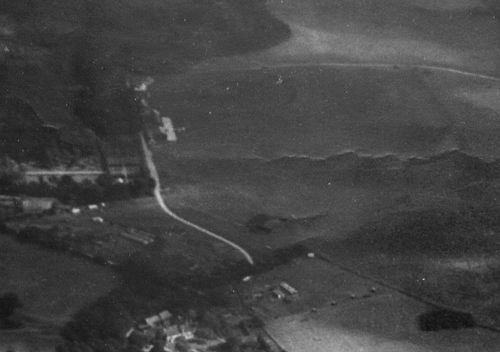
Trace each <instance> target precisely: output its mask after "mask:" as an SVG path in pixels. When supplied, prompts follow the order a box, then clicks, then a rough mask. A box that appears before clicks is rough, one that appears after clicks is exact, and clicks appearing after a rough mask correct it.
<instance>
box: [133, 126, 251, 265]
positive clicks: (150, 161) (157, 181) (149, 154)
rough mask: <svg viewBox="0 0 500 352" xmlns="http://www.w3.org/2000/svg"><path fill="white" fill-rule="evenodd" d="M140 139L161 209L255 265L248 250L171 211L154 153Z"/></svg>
mask: <svg viewBox="0 0 500 352" xmlns="http://www.w3.org/2000/svg"><path fill="white" fill-rule="evenodd" d="M140 138H141V144H142V149H143V151H144V158H145V160H146V164H147V166H148V169H149V174H150V176H151V177H152V178H153V180H154V181H155V188H154V196H155V198H156V201H157V202H158V205H159V206H160V208H161V209H162V210H163V211H164V212H165V213H166V214H167V215H168V216H170V217H171V218H173V219H175V220H177V221H179V222H181V223H183V224H184V225H186V226H189V227H191V228H193V229H195V230H197V231H199V232H201V233H204V234H205V235H207V236H210V237H213V238H215V239H217V240H219V241H221V242H224V243H225V244H227V245H229V246H231V247H233V248H234V249H236V250H237V251H239V252H240V253H241V254H242V255H243V256H244V257H245V259H246V260H247V261H248V262H249V263H250V264H252V265H253V264H254V261H253V259H252V257H251V256H250V254H248V252H247V251H246V250H244V249H243V248H241V247H240V246H238V245H237V244H236V243H234V242H231V241H229V240H227V239H225V238H224V237H222V236H219V235H217V234H215V233H213V232H212V231H209V230H207V229H205V228H203V227H201V226H199V225H196V224H194V223H192V222H191V221H188V220H186V219H184V218H182V217H180V216H179V215H177V214H175V213H174V212H173V211H172V210H170V208H169V207H168V206H167V205H166V204H165V201H164V200H163V197H162V195H161V186H160V177H159V175H158V170H157V169H156V165H155V163H154V161H153V153H152V152H151V150H150V149H149V147H148V145H147V144H146V141H145V140H144V136H143V135H142V133H140Z"/></svg>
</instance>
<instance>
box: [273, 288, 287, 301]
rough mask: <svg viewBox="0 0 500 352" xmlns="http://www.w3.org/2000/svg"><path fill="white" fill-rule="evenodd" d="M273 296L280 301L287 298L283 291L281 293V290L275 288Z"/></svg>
mask: <svg viewBox="0 0 500 352" xmlns="http://www.w3.org/2000/svg"><path fill="white" fill-rule="evenodd" d="M272 293H273V296H274V297H275V298H277V299H279V300H281V299H284V298H285V294H284V293H283V291H281V290H280V289H279V288H275V289H274V290H273V291H272Z"/></svg>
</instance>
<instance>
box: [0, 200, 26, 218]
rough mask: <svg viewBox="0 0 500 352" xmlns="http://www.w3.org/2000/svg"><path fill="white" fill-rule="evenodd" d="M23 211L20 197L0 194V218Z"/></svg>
mask: <svg viewBox="0 0 500 352" xmlns="http://www.w3.org/2000/svg"><path fill="white" fill-rule="evenodd" d="M22 211H23V205H22V199H21V198H20V197H13V196H2V195H0V219H6V218H9V217H12V216H16V215H19V214H21V213H22Z"/></svg>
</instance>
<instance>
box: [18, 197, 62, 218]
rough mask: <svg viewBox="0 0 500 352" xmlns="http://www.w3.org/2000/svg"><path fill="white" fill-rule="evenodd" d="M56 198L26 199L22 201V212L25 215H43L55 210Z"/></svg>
mask: <svg viewBox="0 0 500 352" xmlns="http://www.w3.org/2000/svg"><path fill="white" fill-rule="evenodd" d="M57 203H58V202H57V200H56V199H55V198H37V197H26V198H23V199H22V210H23V213H25V214H43V213H47V212H50V211H52V210H54V209H55V207H56V205H57Z"/></svg>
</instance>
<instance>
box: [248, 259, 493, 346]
mask: <svg viewBox="0 0 500 352" xmlns="http://www.w3.org/2000/svg"><path fill="white" fill-rule="evenodd" d="M282 281H285V282H287V283H289V284H290V285H291V286H292V287H294V288H296V289H297V290H298V297H297V298H296V299H294V300H293V301H292V302H290V303H286V302H283V301H280V300H277V299H276V298H273V296H272V294H271V289H272V288H275V287H277V285H278V284H279V283H280V282H282ZM372 288H375V289H376V290H375V292H372V291H371V289H372ZM239 291H240V294H241V295H242V296H243V297H244V299H245V300H246V302H247V304H248V305H250V306H252V307H253V310H254V311H255V312H256V313H257V314H258V315H259V316H260V317H262V318H263V319H264V321H265V323H266V330H267V331H268V332H269V333H270V334H271V336H273V338H275V339H276V340H277V341H278V342H279V343H280V345H281V346H282V347H284V349H285V350H286V351H291V352H295V351H297V352H299V351H320V352H323V351H324V352H330V351H335V352H337V351H339V352H340V351H342V352H354V351H366V352H374V351H380V352H385V351H398V352H399V351H401V352H414V351H450V352H451V351H473V350H475V349H480V350H481V351H492V352H493V351H496V348H497V346H498V344H499V343H500V335H499V334H497V333H493V332H489V331H486V330H483V329H479V328H475V329H466V330H456V331H453V330H448V331H445V330H442V331H435V332H423V331H421V330H420V329H419V325H418V317H419V315H421V314H423V313H426V312H429V311H432V310H433V307H431V306H428V305H427V304H425V303H421V302H418V301H416V300H414V299H411V298H409V297H406V296H404V295H402V294H400V293H398V292H396V291H393V290H391V289H389V288H386V287H383V286H380V285H378V284H376V283H374V282H372V281H370V280H366V279H363V278H360V277H357V276H355V275H353V274H351V273H348V272H346V271H344V270H342V269H339V268H337V267H335V266H332V265H330V264H328V263H326V262H323V261H321V260H317V259H308V258H302V259H297V260H295V261H293V262H292V263H290V264H287V265H283V266H280V267H276V268H274V269H273V270H271V271H269V272H267V273H264V274H261V275H258V276H256V277H254V278H252V280H251V281H250V282H248V283H242V284H240V285H239ZM255 293H260V294H262V295H263V297H262V298H258V299H256V298H252V296H253V295H254V294H255ZM351 295H355V296H354V298H351ZM254 297H255V296H254ZM333 301H334V302H335V305H332V304H331V302H333Z"/></svg>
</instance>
